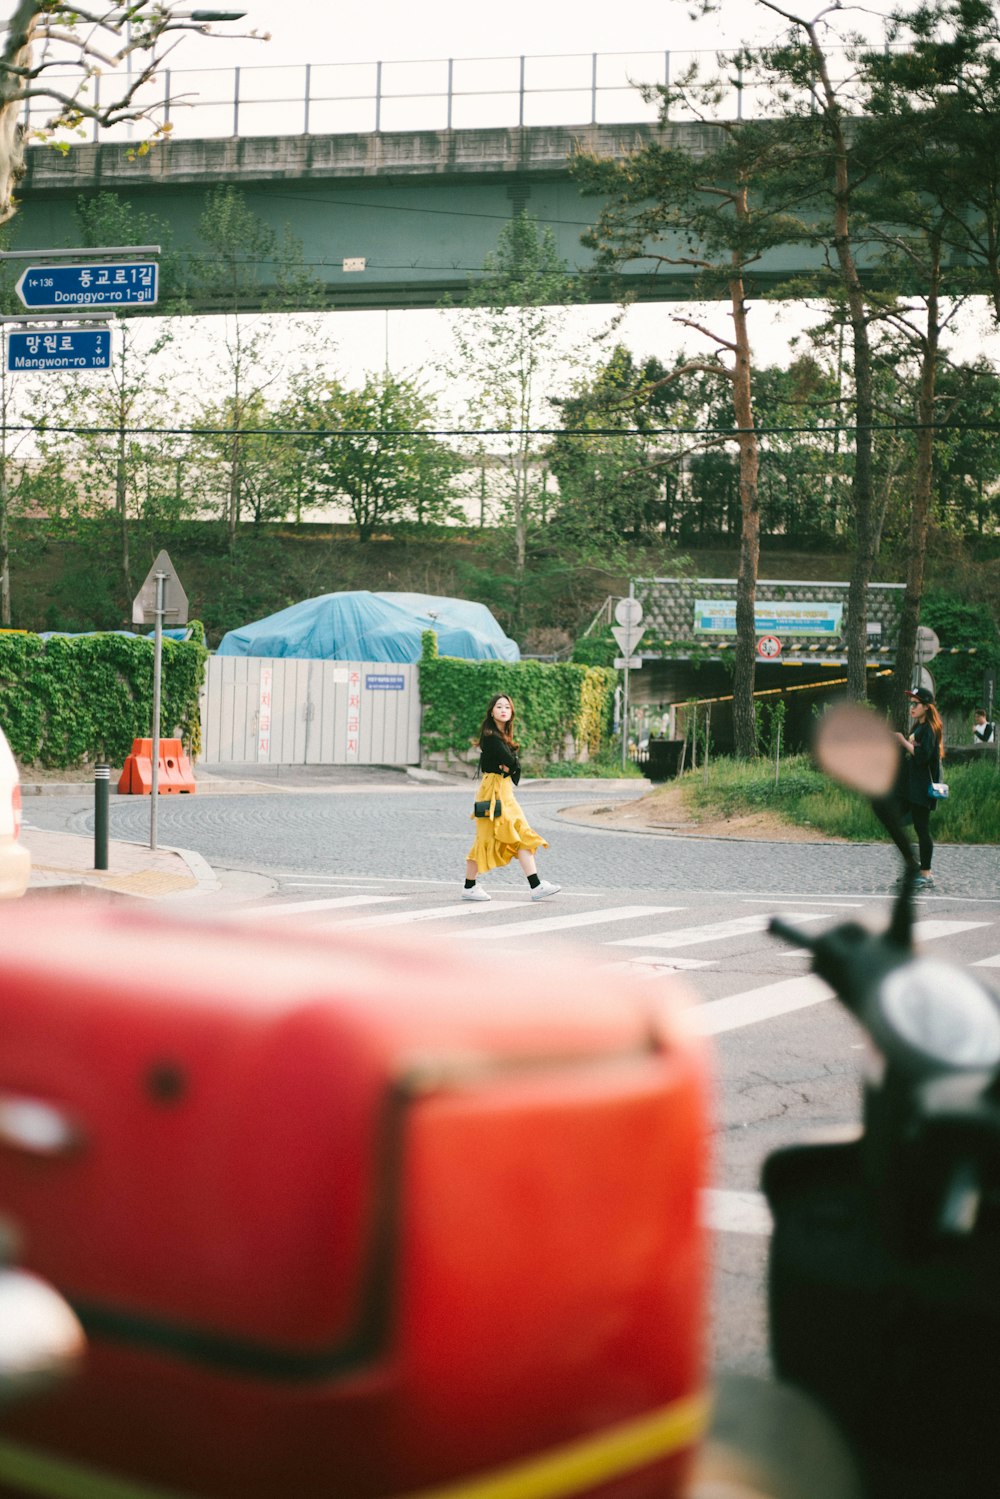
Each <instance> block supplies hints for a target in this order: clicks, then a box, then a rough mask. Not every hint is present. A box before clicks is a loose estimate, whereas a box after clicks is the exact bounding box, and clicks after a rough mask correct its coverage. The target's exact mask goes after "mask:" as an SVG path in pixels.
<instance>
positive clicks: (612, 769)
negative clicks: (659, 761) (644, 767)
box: [544, 755, 643, 781]
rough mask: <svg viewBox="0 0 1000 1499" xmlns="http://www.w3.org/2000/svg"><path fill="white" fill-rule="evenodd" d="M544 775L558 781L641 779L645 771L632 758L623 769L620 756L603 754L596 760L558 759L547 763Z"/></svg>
mask: <svg viewBox="0 0 1000 1499" xmlns="http://www.w3.org/2000/svg"><path fill="white" fill-rule="evenodd" d="M544 776H545V779H546V780H558V781H563V780H575V779H586V780H596V779H598V778H603V779H606V780H621V778H622V777H623V776H624V777H625V778H626V779H632V780H636V781H641V780H642V778H643V772H642V771H641V770H640V769H639V767H638V765H635V764H633V762H632V761H631V760H629V761H628V762H627V763H626V766H625V769H624V770H623V769H622V762H621V759H620V758H619V759H617V760H615V759H613V758H607V757H605V756H603V755H602V756H601V757H600V758H599V759H595V760H586V761H579V760H557V761H555V762H554V763H552V764H550V765H546V767H545V771H544Z"/></svg>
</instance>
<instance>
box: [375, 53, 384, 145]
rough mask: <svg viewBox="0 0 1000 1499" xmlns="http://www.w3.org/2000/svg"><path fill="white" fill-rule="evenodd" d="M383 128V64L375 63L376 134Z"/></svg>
mask: <svg viewBox="0 0 1000 1499" xmlns="http://www.w3.org/2000/svg"><path fill="white" fill-rule="evenodd" d="M381 129H382V64H381V63H380V62H377V63H376V64H375V134H376V135H378V133H379V131H380V130H381Z"/></svg>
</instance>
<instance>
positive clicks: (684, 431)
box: [4, 421, 1000, 440]
mask: <svg viewBox="0 0 1000 1499" xmlns="http://www.w3.org/2000/svg"><path fill="white" fill-rule="evenodd" d="M4 430H5V431H7V432H36V433H37V434H38V435H39V436H45V434H46V433H50V432H52V433H61V434H64V435H76V436H81V437H84V436H85V437H110V436H116V435H118V434H120V433H122V432H124V433H125V435H126V436H128V437H313V438H316V437H727V438H732V439H734V440H735V439H736V438H738V437H742V436H747V435H750V434H753V435H755V436H757V437H769V436H780V435H783V434H803V433H805V434H808V435H809V436H811V437H832V436H834V435H835V434H836V433H838V432H847V433H851V432H888V433H896V434H902V433H908V432H1000V422H904V421H897V422H872V423H871V424H870V425H867V426H866V425H861V426H855V425H854V424H853V423H846V422H844V423H839V424H834V425H829V426H823V427H808V426H806V427H797V426H767V427H143V426H135V427H131V426H126V427H121V426H96V425H95V426H90V425H71V426H64V425H62V424H58V423H55V422H21V423H14V422H7V423H6V424H4Z"/></svg>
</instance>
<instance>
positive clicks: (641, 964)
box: [601, 953, 719, 979]
mask: <svg viewBox="0 0 1000 1499" xmlns="http://www.w3.org/2000/svg"><path fill="white" fill-rule="evenodd" d="M718 961H719V960H718V958H673V957H671V958H667V957H664V956H663V955H662V954H653V953H644V954H642V956H639V955H637V956H636V957H634V958H622V959H621V960H620V961H619V962H617V963H602V964H601V972H602V973H631V974H633V975H634V976H635V977H636V978H641V979H659V978H663V977H664V975H665V974H668V973H676V972H677V970H678V969H687V968H715V967H716V966H717V965H718Z"/></svg>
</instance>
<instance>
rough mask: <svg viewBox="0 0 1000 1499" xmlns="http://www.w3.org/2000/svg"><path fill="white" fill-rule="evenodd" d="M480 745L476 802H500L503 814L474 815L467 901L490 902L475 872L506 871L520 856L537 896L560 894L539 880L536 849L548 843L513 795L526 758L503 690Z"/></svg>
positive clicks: (533, 896) (555, 887)
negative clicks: (521, 755) (521, 754)
mask: <svg viewBox="0 0 1000 1499" xmlns="http://www.w3.org/2000/svg"><path fill="white" fill-rule="evenodd" d="M479 748H480V749H481V750H482V754H481V756H480V760H479V768H480V770H481V772H482V777H483V778H482V780H481V781H480V783H479V795H478V797H477V800H478V801H482V802H485V801H488V802H489V803H490V810H491V811H493V810H495V808H496V803H497V802H499V804H500V815H499V816H498V817H492V816H490V817H477V818H476V819H475V822H476V837H475V841H474V843H473V845H472V847H471V848H470V849H469V857H468V859H467V861H466V865H465V889H464V890H463V891H462V899H463V900H489V899H490V896H489V895H487V893H486V891H485V890H480V888H479V886H478V885H477V884H476V876H477V875H480V874H485V873H486V871H487V870H488V869H502V868H503V867H504V866H505V865H507V864H509V863H510V861H511V859H516V860H517V862H518V863H519V864H520V866H521V868H522V869H523V870H524V872H525V874H526V875H527V876H528V886H529V888H530V890H531V899H532V900H545V899H546V898H547V897H548V896H550V895H558V893H559V889H560V887H559V886H558V885H552V884H550V883H549V881H548V880H543V879H540V878H539V874H538V870H537V868H536V867H535V850H536V849H539V848H548V846H549V845H548V844H547V843H546V841H545V839H544V838H543V837H541V835H540V834H538V833H536V832H535V831H534V829H533V828H531V827H529V826H528V820H527V818H526V817H525V815H524V813H523V812H522V811H521V808H520V806H519V804H518V800H517V797H516V796H515V795H514V791H513V788H514V787H515V786H516V785H517V783H518V781H519V780H520V779H521V762H520V761H519V760H518V758H517V751H518V746H517V744H516V743H515V740H514V704H513V703H512V702H511V700H510V698H509V697H508V696H507V694H506V693H504V692H501V693H498V694H497V696H496V697H495V698H494V699H493V701H492V702H491V703H490V705H489V707H488V708H487V710H486V717H485V718H484V719H483V726H482V728H481V729H480V731H479Z"/></svg>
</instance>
